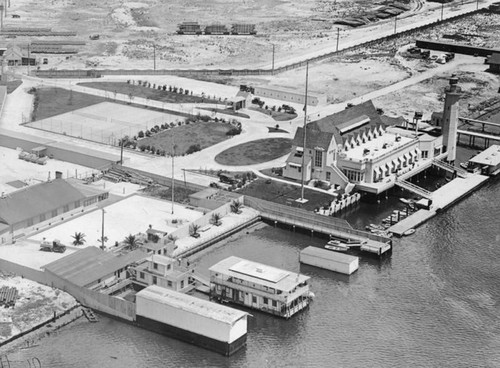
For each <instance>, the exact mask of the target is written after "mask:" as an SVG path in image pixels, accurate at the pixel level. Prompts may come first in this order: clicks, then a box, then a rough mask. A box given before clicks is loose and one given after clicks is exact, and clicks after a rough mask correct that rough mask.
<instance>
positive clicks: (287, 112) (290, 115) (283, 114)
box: [249, 97, 297, 121]
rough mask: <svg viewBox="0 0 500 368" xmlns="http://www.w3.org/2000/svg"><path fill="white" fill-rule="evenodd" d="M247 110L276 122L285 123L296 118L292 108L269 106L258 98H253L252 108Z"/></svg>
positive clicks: (284, 105) (287, 106)
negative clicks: (266, 116)
mask: <svg viewBox="0 0 500 368" xmlns="http://www.w3.org/2000/svg"><path fill="white" fill-rule="evenodd" d="M249 109H250V110H254V111H258V112H261V113H263V114H266V115H270V116H271V117H272V118H273V119H274V120H276V121H287V120H292V119H295V118H296V117H297V114H296V112H295V109H294V108H293V107H291V106H289V105H286V104H283V105H281V106H269V105H267V104H266V103H265V102H264V101H262V100H261V99H260V98H259V97H255V98H254V99H253V100H252V106H251V107H250V108H249Z"/></svg>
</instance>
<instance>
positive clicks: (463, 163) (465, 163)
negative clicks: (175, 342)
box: [460, 162, 469, 170]
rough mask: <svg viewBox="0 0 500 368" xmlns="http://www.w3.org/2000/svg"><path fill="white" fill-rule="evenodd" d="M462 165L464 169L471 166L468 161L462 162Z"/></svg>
mask: <svg viewBox="0 0 500 368" xmlns="http://www.w3.org/2000/svg"><path fill="white" fill-rule="evenodd" d="M460 167H461V168H462V169H465V170H467V169H468V168H469V163H468V162H460Z"/></svg>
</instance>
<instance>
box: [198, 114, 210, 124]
mask: <svg viewBox="0 0 500 368" xmlns="http://www.w3.org/2000/svg"><path fill="white" fill-rule="evenodd" d="M199 118H200V120H201V121H203V122H205V123H206V122H207V121H210V116H208V115H200V117H199Z"/></svg>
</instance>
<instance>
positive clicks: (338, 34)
mask: <svg viewBox="0 0 500 368" xmlns="http://www.w3.org/2000/svg"><path fill="white" fill-rule="evenodd" d="M339 39H340V28H339V27H337V49H336V50H335V51H339Z"/></svg>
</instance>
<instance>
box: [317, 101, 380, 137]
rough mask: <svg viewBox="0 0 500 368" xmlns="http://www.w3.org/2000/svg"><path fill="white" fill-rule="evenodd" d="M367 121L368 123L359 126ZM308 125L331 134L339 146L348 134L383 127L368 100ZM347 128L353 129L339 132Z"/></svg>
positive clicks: (375, 110)
mask: <svg viewBox="0 0 500 368" xmlns="http://www.w3.org/2000/svg"><path fill="white" fill-rule="evenodd" d="M367 119H368V120H369V121H368V122H366V123H365V124H361V123H362V122H363V121H364V120H367ZM359 124H361V125H359ZM310 125H311V126H312V127H314V128H316V129H317V130H320V131H322V132H326V133H333V135H334V137H335V142H336V144H341V143H344V139H345V136H347V135H348V134H351V135H352V134H354V133H357V132H358V131H361V130H363V129H365V128H366V127H372V126H379V125H384V123H383V122H382V119H381V118H380V115H379V113H378V112H377V109H376V108H375V106H374V105H373V102H372V101H371V100H368V101H366V102H363V103H361V104H359V105H354V106H352V107H349V108H347V109H345V110H342V111H340V112H338V113H336V114H333V115H329V116H326V117H324V118H322V119H320V120H316V121H313V122H312V123H310ZM356 125H359V126H356ZM349 126H353V129H349V130H347V131H345V132H341V130H342V129H344V130H346V128H348V127H349Z"/></svg>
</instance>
